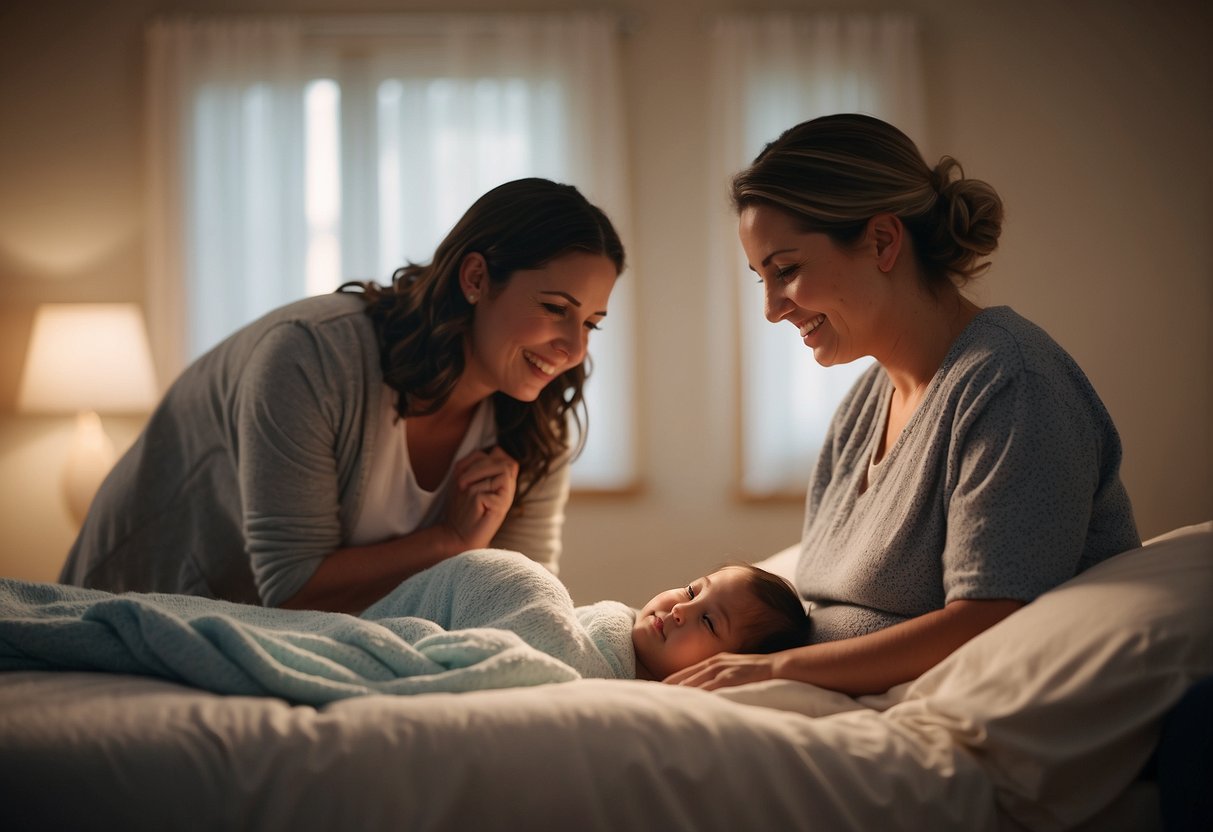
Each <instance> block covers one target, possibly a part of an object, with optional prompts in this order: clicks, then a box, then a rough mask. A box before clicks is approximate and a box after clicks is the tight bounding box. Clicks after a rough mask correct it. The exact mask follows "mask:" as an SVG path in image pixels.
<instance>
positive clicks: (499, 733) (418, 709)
mask: <svg viewBox="0 0 1213 832" xmlns="http://www.w3.org/2000/svg"><path fill="white" fill-rule="evenodd" d="M1210 597H1213V523H1206V524H1203V525H1202V526H1199V527H1190V528H1188V529H1183V530H1177V531H1176V532H1175V533H1173V534H1172V535H1169V536H1165V537H1164V538H1163V539H1160V540H1157V541H1155V542H1154V543H1153V544H1152V545H1151V546H1149V547H1147V548H1145V549H1142V550H1135V551H1134V552H1130V553H1126V554H1125V555H1122V556H1120V557H1118V558H1114V559H1112V560H1111V561H1108V562H1107V563H1105V564H1102V565H1101V566H1099V567H1097V568H1095V569H1092V570H1089V571H1088V572H1087V573H1084V574H1083V575H1081V576H1079V577H1078V578H1076V579H1074V580H1073V581H1071V582H1069V583H1068V584H1066V585H1064V586H1062V587H1059V588H1058V589H1057V590H1054V591H1053V592H1052V593H1048V594H1046V595H1045V596H1043V597H1042V598H1041V599H1038V600H1037V601H1036V602H1033V603H1032V604H1030V605H1028V606H1027V607H1025V608H1024V609H1023V610H1021V611H1019V612H1017V613H1015V614H1014V615H1012V616H1011V617H1010V618H1008V619H1007V620H1006V621H1004V622H1002V623H1001V624H999V625H998V626H996V627H994V628H993V629H991V630H989V631H988V632H987V633H984V634H982V635H981V636H979V637H978V638H977V639H974V640H973V641H972V642H970V643H969V644H968V645H965V647H963V648H961V649H960V650H958V651H957V652H956V653H955V654H953V656H951V657H949V659H947V660H946V661H945V662H943V663H941V664H940V665H939V666H938V667H936V668H935V669H933V670H932V671H930V672H929V673H927V674H925V675H924V676H923V677H922V678H921V679H919V680H917V681H916V682H913V683H910V684H909V685H904V686H901V687H899V688H897V689H894V690H893V691H890V692H889V693H887V694H885V695H883V696H880V697H865V698H863V699H861V700H858V701H856V700H851V699H849V698H847V697H844V696H839V695H838V694H834V693H830V692H827V691H821V690H820V689H817V688H814V687H812V686H811V685H803V684H799V683H794V682H769V683H762V684H760V685H749V686H745V687H743V688H735V689H731V690H729V691H727V692H723V693H719V694H714V693H705V692H703V691H699V690H690V689H684V688H674V687H670V686H665V685H661V684H658V683H651V682H639V681H613V680H582V681H576V682H571V683H568V684H562V685H550V686H544V687H540V688H526V689H510V690H497V691H481V692H473V693H465V694H424V695H421V696H415V697H385V696H368V697H361V698H356V699H351V700H345V701H342V702H338V703H336V704H333V705H330V706H326V707H324V708H321V709H319V710H317V709H313V708H311V707H307V706H300V707H290V706H287V705H286V704H284V703H283V702H282V701H280V700H276V699H269V698H249V697H226V698H225V697H220V696H216V695H212V694H207V693H201V692H198V691H194V690H189V689H185V688H181V687H178V686H176V685H173V684H171V683H165V682H160V681H154V680H149V679H138V678H132V677H125V676H107V675H100V674H98V675H90V674H75V673H70V674H69V673H61V674H56V673H4V674H0V789H2V790H3V800H4V807H5V808H4V815H3V817H4V818H5V821H6V823H7V822H10V821H16V826H17V827H18V828H27V827H28V828H74V829H90V828H115V827H121V828H125V829H144V828H146V829H164V828H174V829H194V828H196V829H207V830H212V829H228V828H256V829H259V830H262V829H265V830H276V829H282V830H288V829H289V830H291V831H292V832H298V831H299V830H307V829H359V830H368V831H369V832H374V830H378V829H385V830H386V829H412V830H440V829H462V828H477V829H517V828H535V829H554V828H560V829H566V828H567V829H588V830H594V829H603V830H607V829H612V830H613V829H646V828H661V829H706V830H712V829H720V830H735V829H755V828H771V829H789V830H792V829H824V830H872V829H880V830H922V829H930V830H942V831H943V832H947V830H964V832H974V831H975V832H982V831H983V830H991V832H992V830H995V829H1003V830H1011V829H1016V830H1019V829H1034V830H1049V829H1070V828H1084V827H1085V828H1087V829H1090V830H1095V829H1100V830H1102V829H1103V826H1102V825H1101V824H1105V823H1107V822H1111V821H1115V822H1120V821H1123V820H1125V819H1126V818H1128V817H1129V815H1127V814H1126V813H1125V810H1126V809H1127V808H1136V809H1138V810H1140V811H1142V812H1144V816H1139V818H1138V819H1135V821H1134V824H1136V823H1138V822H1139V820H1140V818H1142V817H1144V823H1146V824H1150V821H1151V820H1156V817H1153V818H1151V816H1150V812H1151V811H1152V808H1153V804H1152V803H1151V799H1152V798H1151V795H1150V794H1149V792H1148V790H1147V791H1146V792H1145V793H1143V792H1142V790H1140V789H1137V788H1135V786H1134V785H1133V782H1132V781H1133V778H1134V777H1135V776H1136V774H1137V771H1138V769H1139V768H1140V765H1141V763H1142V762H1144V760H1145V757H1146V756H1147V755H1148V754H1149V752H1150V749H1151V748H1152V747H1153V744H1154V740H1155V737H1156V734H1157V727H1158V723H1159V720H1160V718H1161V716H1162V715H1163V714H1164V713H1165V711H1166V710H1167V708H1168V707H1170V705H1171V704H1172V703H1173V702H1174V701H1176V699H1178V697H1179V695H1180V694H1181V693H1182V692H1183V690H1184V689H1185V688H1186V686H1187V685H1188V684H1190V683H1191V681H1192V680H1194V679H1196V678H1199V677H1201V676H1205V675H1209V674H1211V673H1213V609H1211V608H1210V605H1209V603H1208V600H1209V598H1210ZM69 795H70V797H69ZM1117 795H1121V797H1120V802H1119V803H1118V804H1117V805H1116V806H1115V807H1114V808H1109V805H1110V803H1111V802H1112V801H1113V799H1114V798H1116V796H1117ZM1127 828H1135V827H1134V826H1129V827H1127ZM1140 828H1146V829H1148V828H1150V825H1146V826H1142V827H1140Z"/></svg>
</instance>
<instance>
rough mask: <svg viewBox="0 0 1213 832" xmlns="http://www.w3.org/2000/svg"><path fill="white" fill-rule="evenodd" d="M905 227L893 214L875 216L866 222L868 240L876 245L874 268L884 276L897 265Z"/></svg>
mask: <svg viewBox="0 0 1213 832" xmlns="http://www.w3.org/2000/svg"><path fill="white" fill-rule="evenodd" d="M905 235H906V227H905V225H904V224H903V223H902V221H901V218H900V217H898V216H896V215H895V214H877V215H876V216H874V217H872V219H870V220H868V236H869V239H871V240H872V241H874V242H875V244H876V268H878V269H880V270H881V271H882V272H884V273H885V274H888V273H889V272H891V271H892V270H893V267H894V266H895V265H897V258H898V256H899V255H900V254H901V246H902V242H903V241H904V240H905Z"/></svg>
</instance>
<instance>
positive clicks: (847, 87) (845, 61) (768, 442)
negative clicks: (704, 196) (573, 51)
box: [709, 13, 926, 498]
mask: <svg viewBox="0 0 1213 832" xmlns="http://www.w3.org/2000/svg"><path fill="white" fill-rule="evenodd" d="M712 46H713V51H712V92H713V94H712V101H713V106H714V111H713V113H712V126H713V130H712V131H711V135H712V137H713V141H712V146H711V149H710V158H711V163H712V171H711V175H712V181H713V182H716V183H719V193H720V199H719V200H717V201H715V202H714V203H713V204H712V205H711V217H710V219H709V222H710V223H711V228H712V234H711V239H712V241H713V244H714V246H715V250H714V257H713V262H715V263H717V264H719V266H720V269H719V274H718V275H717V280H716V282H715V287H714V289H715V302H714V304H713V309H714V314H715V315H716V321H715V324H716V331H736V332H737V333H738V338H737V343H738V344H739V345H740V349H739V355H738V356H737V358H736V360H729V359H728V358H726V357H724V356H722V357H721V360H722V362H723V363H724V365H725V366H727V367H729V368H730V369H731V370H733V371H734V373H735V374H736V376H737V378H738V390H739V396H740V407H739V408H738V416H739V418H740V426H739V434H740V437H741V453H740V458H741V470H740V472H739V476H740V488H741V492H742V493H743V494H744V495H745V496H748V497H759V498H761V497H770V496H785V495H797V496H800V495H803V493H804V488H805V484H806V483H807V481H808V475H809V471H810V469H811V468H812V465H813V462H814V460H816V458H817V453H818V451H819V450H820V448H821V443H822V440H823V439H824V437H825V432H826V429H827V427H828V425H829V421H830V418H831V416H832V415H833V412H834V408H835V406H836V405H837V404H838V402H839V400H840V399H841V398H842V396H843V395H844V394H845V393H846V391H847V389H849V387H850V386H851V384H852V383H853V382H854V380H855V378H857V377H858V375H859V373H861V372H862V371H863V369H865V368H866V367H867V366H868V365H869V364H870V363H871V362H870V359H865V360H864V361H858V362H854V363H852V364H850V365H846V366H843V367H832V368H829V369H824V368H822V367H819V366H818V365H817V364H816V363H815V362H814V361H813V357H812V354H811V353H810V352H809V351H808V350H807V349H806V348H805V347H804V345H803V344H802V343H801V341H800V339H799V338H798V337H797V333H796V330H795V329H794V328H793V327H791V326H789V325H786V324H785V325H783V326H773V325H771V324H770V323H769V322H767V320H766V319H765V317H764V316H763V298H762V288H761V286H759V285H757V284H756V281H755V279H754V276H753V274H752V273H751V272H750V271H749V269H748V268H747V267H746V263H745V257H744V254H743V253H742V251H741V247H740V245H738V243H737V221H736V217H735V216H733V215H732V212H731V211H730V209H729V206H728V203H727V193H728V183H729V179H730V177H731V175H732V174H734V173H736V172H737V171H738V170H740V169H741V168H743V167H745V166H746V165H747V164H748V163H749V162H750V161H751V160H752V159H753V158H754V156H756V155H757V154H758V152H759V151H760V150H762V148H763V146H764V145H765V144H766V143H767V142H769V141H771V140H772V139H774V138H776V137H777V136H778V135H779V134H780V133H781V132H783V131H784V130H786V129H787V128H789V127H791V126H793V125H794V124H797V123H799V122H801V121H804V120H805V119H809V118H813V117H815V116H819V115H827V114H829V113H838V112H861V113H867V114H869V115H874V116H877V117H879V118H883V119H885V120H887V121H889V122H891V123H893V124H896V125H897V126H898V127H900V128H901V129H902V130H904V131H905V132H906V133H907V134H908V135H909V136H910V137H911V138H913V139H915V140H916V141H917V142H918V143H919V146H920V147H921V146H922V143H923V142H924V141H925V140H926V128H925V115H924V107H923V82H922V70H921V66H920V59H919V53H918V27H917V23H916V21H915V19H914V18H912V17H910V16H907V15H903V14H896V13H890V14H876V15H866V14H865V15H858V14H856V15H838V14H828V15H827V14H815V15H792V14H764V15H745V16H726V17H721V18H719V19H717V20H716V22H715V26H714V30H713V44H712ZM726 340H727V339H726Z"/></svg>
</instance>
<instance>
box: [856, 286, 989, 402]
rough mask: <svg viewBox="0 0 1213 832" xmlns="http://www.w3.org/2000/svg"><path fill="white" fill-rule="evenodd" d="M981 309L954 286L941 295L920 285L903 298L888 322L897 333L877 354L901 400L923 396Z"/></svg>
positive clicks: (891, 329) (877, 358) (893, 331)
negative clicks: (951, 350)
mask: <svg viewBox="0 0 1213 832" xmlns="http://www.w3.org/2000/svg"><path fill="white" fill-rule="evenodd" d="M980 311H981V308H980V307H979V306H977V304H975V303H973V302H972V301H971V300H969V299H968V298H966V297H965V296H964V295H962V294H961V293H960V291H959V290H958V289H956V288H954V287H948V288H947V289H945V290H944V291H942V292H941V293H940V295H939V296H935V295H932V294H931V293H930V292H928V291H926V290H925V289H921V288H919V289H918V290H917V291H915V292H913V293H912V294H911V296H910V297H905V298H902V299H900V301H899V302H898V304H897V308H896V311H895V312H894V313H892V314H891V315H890V320H889V321H888V325H889V327H890V331H891V332H892V333H894V336H893V338H892V339H891V342H890V343H889V345H888V347H887V349H886V350H884V351H882V352H883V354H881V355H877V356H876V360H877V361H879V362H880V365H881V366H882V367H883V368H884V370H885V372H886V373H887V374H888V376H889V380H890V381H891V382H892V383H893V389H894V391H895V392H896V395H897V397H898V398H899V399H901V400H902V401H903V402H904V401H910V400H916V399H917V398H918V397H920V396H921V394H922V392H923V391H924V390H925V389H926V388H927V385H929V384H930V383H931V379H932V378H934V377H935V373H936V372H937V371H938V370H939V368H940V366H942V364H943V360H944V358H946V357H947V355H948V351H949V350H950V349H951V348H952V344H953V343H955V342H956V339H957V338H959V337H960V334H961V333H962V332H964V330H965V327H967V326H968V325H969V323H970V322H971V321H972V320H973V318H974V317H976V316H977V313H978V312H980Z"/></svg>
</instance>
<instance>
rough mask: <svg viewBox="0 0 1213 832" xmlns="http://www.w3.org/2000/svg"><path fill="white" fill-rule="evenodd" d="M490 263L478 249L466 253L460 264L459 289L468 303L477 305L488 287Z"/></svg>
mask: <svg viewBox="0 0 1213 832" xmlns="http://www.w3.org/2000/svg"><path fill="white" fill-rule="evenodd" d="M488 276H489V264H488V263H487V262H485V259H484V255H483V254H481V253H480V252H478V251H473V252H470V253H468V254H466V255H464V257H463V260H462V262H460V264H459V291H461V292H463V296H464V297H465V298H467V301H468V303H470V304H472V305H475V304H476V302H477V301H479V300H480V296H481V295H482V294H484V291H485V290H486V289H488Z"/></svg>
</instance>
